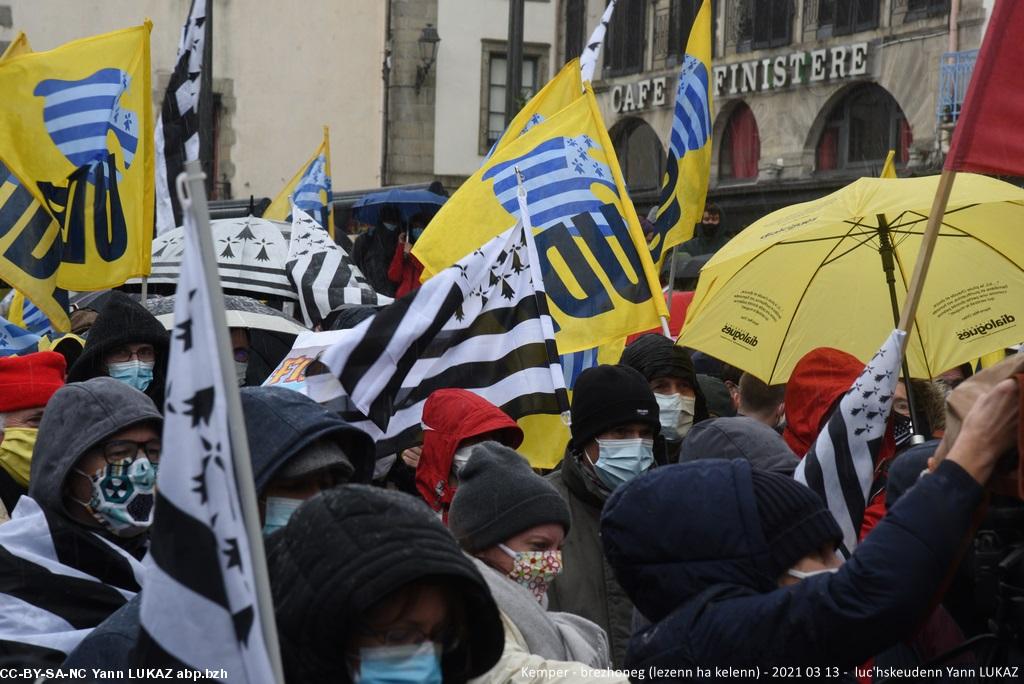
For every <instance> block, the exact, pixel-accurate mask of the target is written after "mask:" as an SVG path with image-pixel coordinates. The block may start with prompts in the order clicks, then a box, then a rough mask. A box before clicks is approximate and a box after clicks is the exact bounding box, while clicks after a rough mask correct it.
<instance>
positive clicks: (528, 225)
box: [515, 166, 570, 425]
mask: <svg viewBox="0 0 1024 684" xmlns="http://www.w3.org/2000/svg"><path fill="white" fill-rule="evenodd" d="M515 172H516V199H517V200H518V201H519V220H520V222H521V223H522V224H523V238H524V239H525V240H526V249H527V254H529V255H530V280H531V281H532V282H533V297H534V300H535V301H536V302H537V313H539V314H540V325H541V328H542V329H543V330H544V338H545V341H547V344H545V348H546V349H547V353H548V363H549V364H550V365H552V366H557V367H558V372H559V373H560V374H561V377H557V378H556V377H555V376H554V374H552V382H553V384H554V386H555V398H556V399H557V400H558V404H559V406H558V408H559V409H561V412H562V421H563V422H564V423H565V424H566V425H569V421H570V418H569V393H568V391H567V390H566V388H565V385H564V383H565V370H564V369H563V368H562V359H561V357H559V355H558V348H557V346H556V345H555V329H554V326H552V325H551V312H550V311H549V309H548V294H547V290H545V289H544V276H543V274H541V272H540V266H539V264H540V258H539V257H538V254H537V244H536V243H535V242H534V241H533V222H532V220H531V219H530V209H529V207H528V205H527V203H526V186H525V185H523V173H522V171H520V170H519V167H518V166H517V167H515ZM537 280H540V286H538V285H537ZM560 383H561V384H562V387H561V390H560V391H559V388H558V385H559V384H560Z"/></svg>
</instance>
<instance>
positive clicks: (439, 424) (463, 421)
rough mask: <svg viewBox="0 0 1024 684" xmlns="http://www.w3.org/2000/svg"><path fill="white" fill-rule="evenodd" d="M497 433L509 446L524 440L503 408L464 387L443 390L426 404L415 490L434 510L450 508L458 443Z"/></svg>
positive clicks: (497, 437)
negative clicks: (449, 481)
mask: <svg viewBox="0 0 1024 684" xmlns="http://www.w3.org/2000/svg"><path fill="white" fill-rule="evenodd" d="M489 432H497V433H499V434H497V435H495V438H496V439H497V441H499V442H501V443H502V444H504V445H505V446H507V447H509V448H510V449H515V448H517V447H518V446H519V445H520V444H522V443H523V431H522V429H520V427H519V426H518V425H516V422H515V421H514V420H512V419H511V418H509V417H508V415H506V414H505V413H504V412H503V411H502V410H501V409H499V408H498V407H497V406H495V405H494V404H492V403H491V402H489V401H487V400H486V399H484V398H483V397H480V396H479V395H476V394H474V393H473V392H470V391H469V390H464V389H440V390H437V391H435V392H433V393H432V394H431V395H430V396H429V397H427V401H426V402H425V403H424V404H423V453H422V454H420V462H419V465H417V466H416V489H417V490H419V493H420V496H422V497H423V500H424V501H426V502H427V504H429V505H430V507H431V508H432V509H434V510H435V511H440V510H445V511H447V510H448V505H449V504H451V502H452V497H453V496H455V488H454V487H450V486H449V485H448V476H449V474H450V473H451V469H452V460H453V459H454V456H455V450H456V449H458V448H459V444H460V443H461V442H462V441H463V440H465V439H469V438H471V437H478V436H480V435H483V434H486V433H489Z"/></svg>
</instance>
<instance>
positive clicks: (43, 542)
mask: <svg viewBox="0 0 1024 684" xmlns="http://www.w3.org/2000/svg"><path fill="white" fill-rule="evenodd" d="M72 526H75V527H79V531H74V530H71V529H69V528H70V527H72ZM82 558H89V559H93V562H92V563H91V564H92V565H95V567H96V568H97V569H100V568H102V572H98V576H93V575H90V574H88V573H85V572H83V571H82V570H80V569H78V568H77V567H74V565H73V564H74V563H75V559H82ZM69 559H70V560H69ZM69 562H70V563H72V564H71V565H69V564H68V563H69ZM142 576H143V568H142V564H141V563H139V561H137V560H135V558H134V557H133V556H132V555H131V554H129V553H128V552H127V551H125V550H124V549H122V548H121V547H119V546H117V545H116V544H112V543H111V542H109V541H107V540H106V539H104V538H103V537H102V536H101V535H99V534H97V533H95V532H92V533H89V532H86V533H84V534H83V533H82V532H81V531H80V526H79V524H78V523H72V522H69V521H68V520H66V519H65V518H64V517H62V516H59V515H53V514H52V513H47V512H44V511H43V509H42V508H40V506H39V504H38V503H36V501H35V499H33V498H32V497H30V496H22V497H21V498H20V499H18V505H17V506H15V508H14V511H12V512H11V519H10V520H9V521H8V522H5V523H4V524H2V525H0V578H3V579H2V580H0V662H3V663H4V665H6V666H11V665H15V664H17V665H27V664H29V663H32V664H39V665H42V664H44V663H45V664H48V665H53V666H57V665H60V664H61V663H62V662H64V659H65V658H67V656H68V654H69V653H71V651H73V650H75V648H76V647H77V646H78V644H79V643H80V642H81V641H82V639H84V638H85V637H87V636H89V632H91V631H92V630H93V628H94V627H96V626H97V625H99V624H100V623H101V622H103V621H104V620H106V619H107V618H108V617H109V616H110V614H111V613H113V612H114V611H115V610H117V609H118V608H120V607H121V606H123V605H124V604H125V603H127V602H128V601H129V600H131V598H132V597H133V596H135V594H136V593H137V592H138V591H139V587H140V586H141V584H142Z"/></svg>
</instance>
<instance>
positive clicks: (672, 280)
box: [661, 247, 676, 338]
mask: <svg viewBox="0 0 1024 684" xmlns="http://www.w3.org/2000/svg"><path fill="white" fill-rule="evenodd" d="M668 258H669V259H671V261H669V262H668V296H667V297H665V306H667V307H668V315H669V318H670V319H671V317H672V295H673V294H675V289H676V248H675V247H673V248H672V250H671V251H670V252H669V253H668ZM661 322H662V328H668V323H666V321H665V318H664V317H662V319H661ZM665 337H668V338H671V337H672V331H671V330H665Z"/></svg>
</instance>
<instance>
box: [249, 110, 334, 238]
mask: <svg viewBox="0 0 1024 684" xmlns="http://www.w3.org/2000/svg"><path fill="white" fill-rule="evenodd" d="M333 198H334V196H333V194H332V191H331V136H330V131H329V130H328V128H327V126H324V138H323V141H322V142H321V143H320V147H318V148H317V149H316V152H314V153H313V156H312V157H310V158H309V159H307V160H306V163H305V164H303V165H302V168H300V169H299V171H298V173H296V174H295V175H294V176H292V179H291V180H290V181H288V184H287V185H285V186H284V188H283V189H282V190H281V192H280V193H278V195H277V197H275V198H274V201H273V202H271V203H270V206H269V207H267V210H266V211H264V212H263V218H265V219H270V220H272V221H291V220H292V207H293V206H296V207H298V208H299V209H302V210H303V211H304V212H306V213H307V214H309V215H310V216H312V217H314V218H315V219H316V221H317V223H319V224H320V225H321V226H326V227H327V232H328V233H329V234H330V236H331V238H332V239H333V238H334V210H333V209H332V208H331V203H332V201H333Z"/></svg>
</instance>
